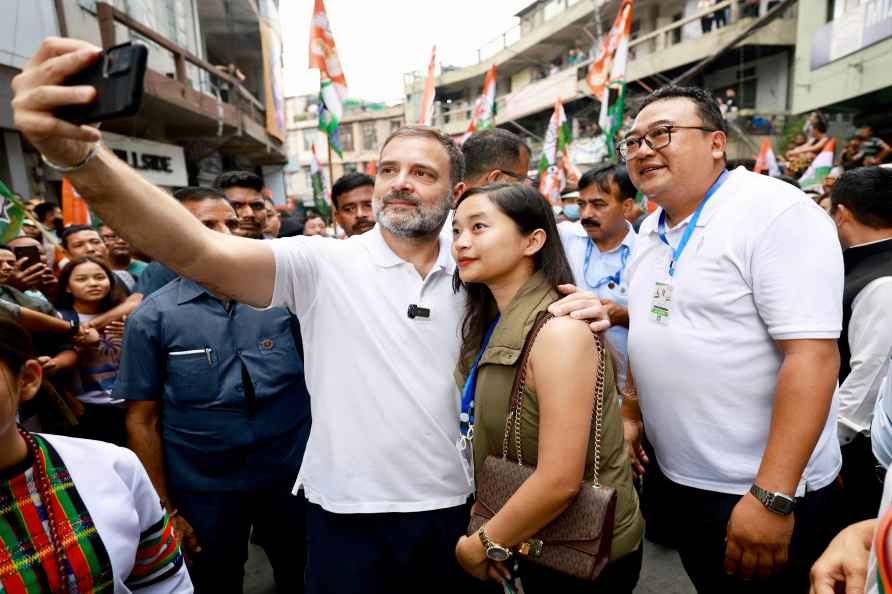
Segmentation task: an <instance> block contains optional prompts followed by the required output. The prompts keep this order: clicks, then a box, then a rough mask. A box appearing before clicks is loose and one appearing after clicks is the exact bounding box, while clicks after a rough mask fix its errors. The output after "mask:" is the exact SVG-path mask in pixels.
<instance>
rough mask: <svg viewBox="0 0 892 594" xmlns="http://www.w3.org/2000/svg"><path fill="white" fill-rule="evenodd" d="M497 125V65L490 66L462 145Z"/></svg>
mask: <svg viewBox="0 0 892 594" xmlns="http://www.w3.org/2000/svg"><path fill="white" fill-rule="evenodd" d="M495 125H496V65H495V64H493V65H492V66H490V68H489V70H487V71H486V76H485V77H484V79H483V93H482V94H481V95H480V97H478V98H477V102H476V103H475V104H474V113H472V114H471V124H470V125H469V126H468V131H467V132H465V135H464V136H463V137H462V139H461V141H462V143H463V142H464V141H465V140H467V139H468V137H469V136H470V135H471V134H473V133H474V132H477V131H478V130H486V129H487V128H492V127H493V126H495Z"/></svg>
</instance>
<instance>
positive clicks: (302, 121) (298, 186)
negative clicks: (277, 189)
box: [285, 95, 405, 205]
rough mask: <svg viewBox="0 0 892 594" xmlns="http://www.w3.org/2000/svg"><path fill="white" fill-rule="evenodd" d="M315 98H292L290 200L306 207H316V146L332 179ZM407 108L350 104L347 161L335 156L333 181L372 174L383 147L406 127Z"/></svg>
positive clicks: (344, 125) (344, 128)
mask: <svg viewBox="0 0 892 594" xmlns="http://www.w3.org/2000/svg"><path fill="white" fill-rule="evenodd" d="M318 101H319V100H318V97H317V96H315V95H301V96H297V97H288V98H287V100H286V106H287V109H286V112H287V114H288V141H287V151H288V165H287V166H286V171H285V176H286V180H287V182H286V185H287V188H288V197H289V198H292V197H293V198H295V199H296V200H297V201H298V202H303V203H304V204H308V205H309V204H312V203H313V186H312V184H311V180H310V155H311V149H312V147H313V146H314V145H315V147H316V156H317V157H318V159H319V162H320V164H321V165H322V169H323V172H324V175H325V177H326V179H327V178H328V177H329V167H328V137H327V136H326V135H325V133H323V132H321V131H320V130H319V104H318ZM404 121H405V118H404V116H403V106H402V104H400V105H384V104H381V103H366V102H362V101H351V100H348V102H347V104H346V105H345V106H344V118H343V120H342V121H341V124H340V126H339V129H338V132H339V133H340V139H341V148H342V149H343V150H342V152H343V158H341V157H339V156H338V155H337V153H335V152H332V167H331V169H332V173H333V175H334V179H333V180H329V181H328V185H329V187H330V185H331V183H332V182H333V181H335V180H337V179H338V178H339V177H341V176H342V175H344V174H345V173H348V172H350V171H366V172H372V171H374V168H375V167H376V163H377V161H378V153H379V151H380V147H381V144H382V143H383V142H384V140H386V139H387V137H388V136H389V135H390V133H391V132H393V131H394V130H396V129H397V128H399V127H400V126H402V125H403V122H404Z"/></svg>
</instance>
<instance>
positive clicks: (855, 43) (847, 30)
mask: <svg viewBox="0 0 892 594" xmlns="http://www.w3.org/2000/svg"><path fill="white" fill-rule="evenodd" d="M847 4H854V5H853V6H848V5H847V6H846V9H845V12H844V13H843V14H842V15H840V16H839V18H836V19H834V20H832V21H830V22H829V23H827V24H826V25H824V26H823V27H821V28H820V29H818V30H817V31H815V33H814V35H813V36H812V41H811V69H812V70H815V69H817V68H820V67H821V66H824V65H825V64H829V63H830V62H833V61H834V60H838V59H840V58H843V57H845V56H848V55H849V54H853V53H855V52H857V51H858V50H862V49H864V48H866V47H868V46H871V45H873V44H875V43H877V42H879V41H882V40H884V39H888V38H889V37H892V1H890V0H862V1H861V2H860V4H858V3H847Z"/></svg>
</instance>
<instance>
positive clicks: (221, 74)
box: [96, 2, 266, 126]
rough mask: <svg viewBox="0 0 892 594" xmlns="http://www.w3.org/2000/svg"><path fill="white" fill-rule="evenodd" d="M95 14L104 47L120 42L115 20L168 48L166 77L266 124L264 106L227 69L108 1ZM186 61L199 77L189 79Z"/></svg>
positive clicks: (99, 6) (98, 5)
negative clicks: (171, 68) (170, 61)
mask: <svg viewBox="0 0 892 594" xmlns="http://www.w3.org/2000/svg"><path fill="white" fill-rule="evenodd" d="M96 14H97V16H98V20H99V33H100V36H101V38H102V47H103V48H106V49H107V48H109V47H112V46H114V45H117V44H118V43H119V41H118V39H117V32H116V27H115V25H116V23H117V24H121V25H123V26H125V27H126V28H127V29H129V30H130V31H132V32H133V33H136V34H137V35H138V36H140V37H143V38H145V39H146V40H148V41H150V42H151V43H153V44H155V45H157V46H159V47H161V48H163V49H164V50H166V51H168V52H170V54H171V56H172V58H173V63H174V72H173V73H172V76H171V75H167V76H168V78H173V80H176V81H177V82H178V83H181V84H182V85H183V86H185V87H187V88H191V89H197V90H198V91H199V92H201V93H203V94H205V95H209V96H211V97H213V98H215V99H216V100H218V101H221V102H222V103H225V104H228V105H231V106H232V107H234V108H236V109H238V110H239V111H240V112H242V113H243V114H245V115H247V116H248V117H250V118H251V119H252V120H254V122H256V123H258V124H260V125H262V126H263V125H265V122H266V115H265V114H266V110H265V108H264V105H263V103H261V102H260V101H259V100H258V99H257V98H256V97H254V95H252V94H251V92H250V91H248V89H246V88H245V87H244V86H243V85H242V84H241V82H240V81H239V80H238V79H237V78H235V77H234V76H233V75H231V74H230V73H229V72H227V71H225V70H223V69H221V68H218V67H216V66H214V65H213V64H210V63H208V62H207V61H205V60H202V59H201V58H199V57H198V56H196V55H194V54H192V53H191V52H189V51H188V50H186V49H184V48H182V47H180V46H178V45H176V44H175V43H173V42H171V41H170V40H168V39H166V38H165V37H163V36H161V35H159V34H158V33H156V32H155V31H153V30H152V29H150V28H149V27H146V26H145V25H143V24H142V23H140V22H139V21H137V20H134V19H133V18H131V17H130V16H129V15H127V14H126V13H124V12H122V11H120V10H118V9H117V8H115V7H114V6H112V5H110V4H106V3H105V2H97V3H96ZM187 64H188V65H192V66H193V67H195V68H197V69H198V71H199V72H200V76H199V80H197V81H196V80H192V79H191V78H190V77H189V73H188V67H187Z"/></svg>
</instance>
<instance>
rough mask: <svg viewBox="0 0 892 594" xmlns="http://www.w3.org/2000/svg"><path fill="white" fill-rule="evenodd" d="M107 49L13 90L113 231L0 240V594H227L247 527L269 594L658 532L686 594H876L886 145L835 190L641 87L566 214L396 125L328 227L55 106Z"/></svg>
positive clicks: (508, 581) (439, 140) (72, 229)
mask: <svg viewBox="0 0 892 594" xmlns="http://www.w3.org/2000/svg"><path fill="white" fill-rule="evenodd" d="M96 55H97V50H96V49H95V48H92V47H91V46H89V45H88V44H85V43H83V42H80V41H76V40H69V39H65V40H60V39H50V40H46V41H45V42H44V44H43V45H42V46H41V49H40V50H39V51H38V53H37V54H36V55H35V56H34V58H32V60H31V61H30V62H29V63H28V64H27V65H26V66H25V68H24V69H23V72H22V74H20V75H19V76H18V77H16V79H15V81H14V84H13V88H14V92H15V99H14V101H13V108H14V111H15V118H16V124H17V126H18V127H19V129H20V130H21V132H22V133H23V134H24V135H25V136H26V137H27V138H28V140H29V142H31V143H32V144H33V146H34V147H35V148H37V149H38V150H40V151H41V153H42V154H43V157H44V160H45V161H46V163H47V165H48V166H50V167H54V168H56V169H59V170H60V171H64V172H65V174H66V176H67V177H68V178H69V179H70V181H71V182H72V183H73V184H74V185H75V187H77V188H78V191H79V192H80V194H81V195H82V196H83V197H84V198H85V199H86V200H87V201H88V202H89V204H90V206H91V207H92V209H93V210H94V211H95V212H96V214H97V215H98V216H99V217H101V219H102V221H103V222H102V224H101V225H100V226H99V227H98V228H94V227H91V226H84V225H70V226H67V227H65V226H64V225H61V224H60V222H59V215H60V212H59V210H58V208H57V207H55V206H54V205H51V204H34V205H31V206H33V212H34V221H35V222H36V223H35V224H34V225H29V226H23V228H22V233H21V236H20V237H18V238H16V239H14V240H13V241H12V242H10V243H9V244H8V245H3V246H0V312H2V315H0V374H2V375H3V382H2V383H0V590H2V591H9V592H25V593H29V594H30V593H36V592H72V593H73V592H89V591H95V592H112V591H114V592H131V591H146V592H152V593H156V592H157V593H174V592H175V593H181V592H182V593H185V592H191V591H193V589H194V590H196V591H198V592H208V593H214V594H216V593H221V592H223V593H225V592H241V591H242V589H243V585H242V584H243V581H244V565H245V562H246V559H247V555H248V543H249V542H254V543H256V544H258V545H260V546H261V547H263V549H264V550H265V551H266V553H267V556H268V558H269V561H270V565H271V566H272V569H273V573H274V577H275V581H276V584H277V588H278V590H279V591H282V592H304V591H306V592H311V593H314V594H319V593H345V592H368V593H374V592H381V593H384V592H387V593H391V592H415V591H420V590H422V589H428V590H433V591H450V592H452V591H459V592H465V591H467V592H476V591H480V592H493V591H499V589H501V590H502V591H504V592H521V591H525V592H528V593H530V594H535V593H538V592H562V593H563V592H605V593H607V592H609V593H611V594H614V593H631V592H632V591H633V590H634V589H635V587H636V585H637V584H638V582H639V577H640V575H641V568H642V562H643V557H644V555H643V551H644V547H645V546H647V545H646V543H645V540H644V535H645V532H646V533H647V536H648V539H649V540H651V541H655V542H659V543H662V544H665V545H667V546H671V547H673V548H675V549H676V550H677V551H678V552H679V554H680V557H681V560H682V563H683V565H684V569H685V571H686V572H687V574H688V576H689V577H690V578H691V581H692V582H693V584H694V586H695V587H696V589H697V591H698V592H702V593H714V592H722V593H724V592H741V593H742V592H783V593H785V594H786V593H794V592H803V593H804V592H808V591H809V588H811V591H812V592H814V593H815V594H829V593H831V592H835V591H842V589H845V591H847V592H860V591H868V592H882V591H889V584H890V576H892V564H888V563H887V555H886V552H885V551H886V546H887V543H888V542H889V541H888V532H889V527H890V524H892V512H889V513H887V509H888V508H889V503H890V501H892V487H888V484H889V482H890V481H887V482H886V485H887V488H886V489H885V492H884V489H883V478H884V474H885V473H884V470H883V469H884V468H885V466H886V465H888V464H889V463H890V462H892V453H890V452H892V377H890V376H892V371H890V369H889V359H890V356H892V315H890V313H889V311H890V310H889V308H888V304H889V303H890V302H892V169H889V168H887V167H884V166H882V164H881V161H882V160H883V159H884V158H885V157H887V156H888V152H883V151H884V149H883V147H882V145H877V146H878V150H877V151H876V152H875V153H871V154H870V155H868V156H867V157H865V158H864V159H863V161H862V162H861V166H860V167H854V168H851V169H849V170H847V171H845V172H844V173H842V174H841V175H839V177H838V178H837V179H836V180H835V183H833V184H832V186H830V188H829V197H828V200H829V205H828V206H827V212H825V211H824V210H822V209H821V208H820V207H819V206H818V204H817V203H816V202H815V201H814V200H813V199H810V198H809V197H808V196H806V195H805V194H804V193H803V192H802V191H801V190H800V189H798V188H797V187H795V186H794V185H792V184H790V183H785V182H784V181H783V180H779V179H773V178H772V177H770V176H767V175H760V174H757V173H753V172H752V171H749V170H747V169H746V168H744V167H736V168H734V167H729V164H728V163H727V161H726V158H725V148H726V139H727V134H726V123H725V118H724V116H723V112H722V110H721V107H720V105H719V102H718V101H716V99H715V98H714V97H712V95H710V94H709V93H708V92H705V91H703V90H701V89H698V88H695V87H674V86H669V87H664V88H662V89H659V90H657V91H655V92H654V93H652V94H651V95H649V96H648V97H647V98H646V99H645V100H644V101H643V102H642V104H641V106H640V108H639V109H638V112H637V114H636V115H635V117H634V119H633V120H632V121H631V123H630V127H629V129H628V130H627V131H626V132H624V134H623V136H622V138H621V139H620V140H619V142H618V144H617V147H616V150H617V152H618V154H619V155H620V156H621V163H620V164H605V165H602V166H599V167H596V168H594V169H592V170H590V171H586V172H583V174H582V175H581V176H579V178H578V181H576V186H577V188H576V191H577V192H578V193H577V194H576V195H575V197H574V199H573V202H572V203H568V204H565V207H564V210H565V213H568V214H569V213H572V214H574V215H575V216H569V217H564V219H565V220H558V218H556V215H555V212H554V210H553V208H552V207H551V205H550V204H548V202H547V201H546V200H545V199H544V198H543V197H542V196H541V194H539V192H538V191H537V190H536V189H535V188H534V186H533V184H532V180H530V179H529V178H528V177H527V172H528V170H529V165H530V161H531V158H532V156H533V155H532V153H531V150H530V148H529V147H528V146H527V145H526V144H525V143H524V141H523V140H522V139H521V138H519V137H518V136H516V135H514V134H512V133H511V132H508V131H506V130H503V129H498V128H495V129H489V130H484V131H480V132H477V133H475V134H474V135H472V136H471V137H470V138H468V139H467V140H466V141H465V142H464V143H463V144H462V146H458V145H457V144H456V143H455V142H454V141H453V140H452V139H451V138H449V137H448V136H446V135H445V134H443V133H442V132H440V131H439V130H437V129H435V128H429V127H423V126H413V127H403V128H400V129H398V130H396V131H394V132H393V133H392V134H391V135H390V137H388V139H387V140H386V141H385V142H384V144H383V146H382V147H381V151H380V160H379V163H378V173H377V175H376V176H375V177H374V178H372V177H369V176H367V175H365V174H361V173H349V174H347V175H345V176H343V177H342V178H340V179H338V180H337V181H336V182H335V183H334V184H333V186H332V191H331V200H332V208H333V213H334V217H335V219H336V221H337V224H338V226H339V227H340V228H341V229H342V230H343V232H344V235H345V236H346V239H343V240H338V239H335V238H332V237H324V236H325V235H326V229H325V221H324V220H322V219H321V218H319V217H316V216H307V217H306V219H305V220H303V221H301V222H300V226H299V227H298V226H297V225H295V224H294V223H295V221H293V220H290V219H291V218H292V217H288V216H286V217H282V216H281V213H280V212H279V211H277V210H276V208H275V206H274V205H273V204H272V203H271V201H269V200H266V199H265V198H264V195H263V181H262V178H260V177H258V176H257V175H255V174H253V173H250V172H244V171H232V172H225V173H223V174H221V175H220V176H219V177H218V178H217V179H216V180H215V182H214V184H213V187H186V188H181V189H179V190H177V191H175V192H173V193H172V194H168V193H167V192H166V191H164V190H162V189H160V188H157V187H155V186H153V185H151V184H150V183H149V182H147V181H146V180H144V179H143V178H142V177H140V176H139V174H138V173H136V172H135V171H133V170H132V169H130V168H129V166H128V165H127V164H125V163H124V162H122V161H120V160H119V159H118V158H117V157H115V155H114V154H113V153H112V152H110V151H109V150H108V149H107V148H105V147H104V146H103V145H102V143H101V142H100V134H99V132H98V131H97V130H95V129H93V128H91V127H88V126H80V127H77V126H72V125H71V124H68V123H66V122H63V121H61V120H59V119H57V118H56V117H55V116H54V115H53V111H52V110H53V109H54V108H55V107H57V106H59V105H64V104H70V103H77V102H84V101H88V100H90V98H91V95H90V93H89V91H86V92H85V91H84V90H79V89H77V88H74V89H71V90H66V89H65V88H63V87H58V86H55V85H57V84H58V82H59V81H60V80H62V79H64V78H65V77H66V76H68V75H70V74H73V73H75V72H77V71H79V70H80V69H82V68H83V67H85V66H86V65H87V64H89V63H90V62H91V61H92V60H93V59H95V57H96ZM868 132H869V131H868ZM860 136H861V133H860V132H859V137H860ZM862 140H863V138H862ZM864 144H870V143H869V142H868V143H864V142H862V146H863V145H864ZM874 144H876V143H874ZM887 148H888V147H887ZM868 157H869V158H870V159H871V160H870V161H869V162H868V161H867V158H868ZM639 192H641V193H643V194H644V195H646V196H647V197H648V199H649V200H650V201H652V202H653V203H655V204H656V205H657V206H658V208H657V209H656V211H654V212H653V213H651V214H649V215H648V214H647V213H644V212H642V211H641V208H640V206H639V205H638V204H637V203H636V200H635V199H636V195H637V194H638V193H639ZM828 213H829V214H828ZM573 219H575V220H573ZM298 229H300V230H299V231H298ZM35 230H36V231H37V232H36V233H35V232H34V231H35ZM56 243H58V249H56ZM25 248H27V249H25ZM503 463H504V464H503ZM593 501H598V502H600V503H598V504H593V503H592V502H593ZM874 540H876V542H875V543H874Z"/></svg>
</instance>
